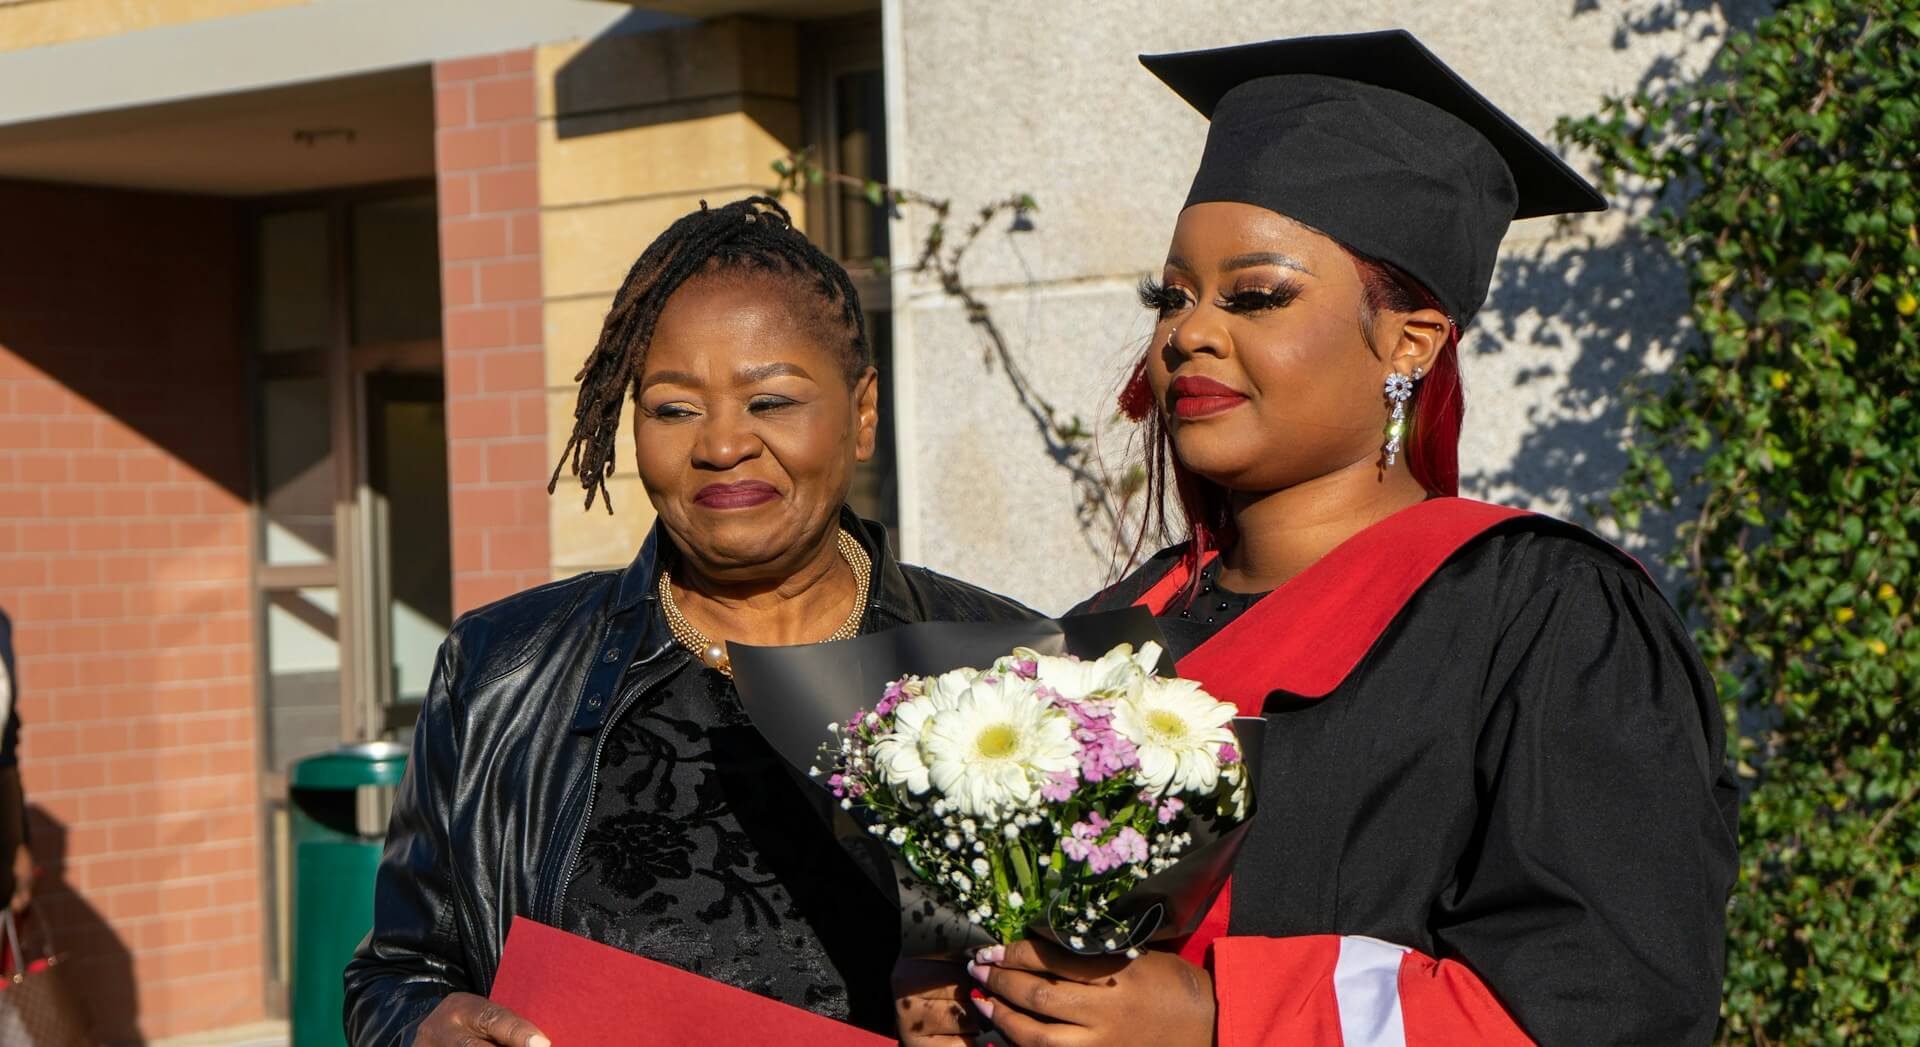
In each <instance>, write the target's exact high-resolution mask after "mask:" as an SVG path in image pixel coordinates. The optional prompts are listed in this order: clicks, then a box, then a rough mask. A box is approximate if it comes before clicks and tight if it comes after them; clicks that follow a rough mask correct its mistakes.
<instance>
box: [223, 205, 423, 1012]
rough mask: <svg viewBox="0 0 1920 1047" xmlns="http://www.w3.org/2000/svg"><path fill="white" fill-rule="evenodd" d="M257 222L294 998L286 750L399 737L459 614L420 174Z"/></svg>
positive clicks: (283, 949) (265, 603)
mask: <svg viewBox="0 0 1920 1047" xmlns="http://www.w3.org/2000/svg"><path fill="white" fill-rule="evenodd" d="M253 242H254V250H255V260H254V267H253V274H254V279H253V287H254V295H253V310H252V312H253V322H252V334H253V343H254V345H253V348H254V353H253V357H252V368H251V370H252V378H253V390H254V398H253V402H254V412H255V418H254V421H255V425H254V440H253V458H254V463H255V470H254V471H255V482H256V495H255V499H254V517H255V524H256V529H255V542H254V546H255V550H256V552H255V563H254V571H253V578H254V590H255V595H256V606H257V607H258V609H259V610H258V614H259V622H260V625H259V629H260V640H261V642H260V651H261V662H260V672H259V687H258V691H259V694H260V702H261V717H260V723H261V768H260V771H261V774H260V785H261V794H262V799H263V806H264V807H265V809H266V811H267V825H266V831H267V835H266V839H267V841H268V847H267V861H266V862H265V868H264V869H263V872H262V875H263V877H264V879H265V886H266V889H267V892H268V893H267V896H268V897H269V898H271V899H273V901H274V904H273V905H272V907H271V909H270V911H269V912H270V919H269V923H270V925H271V929H270V942H271V945H270V948H271V950H272V952H273V955H272V961H273V962H272V963H270V965H269V966H270V968H271V969H273V970H275V971H277V973H278V979H277V981H276V984H275V985H274V986H273V987H272V988H273V995H274V996H275V998H276V999H279V1000H284V992H285V988H284V987H285V984H286V977H287V963H288V959H289V957H288V944H289V943H288V942H287V935H286V934H285V933H284V929H285V928H286V927H287V926H288V897H287V895H288V882H287V869H288V867H289V866H288V859H289V853H288V845H289V841H288V838H287V818H286V774H287V769H288V767H289V766H290V765H291V764H292V763H293V762H294V761H296V760H299V759H300V758H302V757H304V756H308V755H311V754H313V753H316V752H321V751H324V750H326V749H329V748H332V747H333V746H334V745H337V744H339V743H341V742H343V741H349V742H353V741H373V740H378V739H395V740H401V741H404V740H405V739H406V737H407V735H408V734H410V732H411V728H412V724H413V721H414V719H415V717H416V716H417V715H418V709H419V703H420V700H421V699H422V698H423V697H424V696H425V693H426V686H427V685H426V681H427V679H428V678H429V677H430V675H431V672H432V667H433V659H434V653H435V651H436V650H437V648H438V645H439V643H440V640H441V638H442V637H443V636H444V635H445V634H446V630H447V627H448V625H449V624H450V622H451V618H452V616H451V613H450V612H451V608H452V568H451V559H452V558H451V546H450V537H449V529H448V515H447V444H446V421H445V418H446V415H445V407H444V392H443V390H442V387H441V377H440V374H441V368H442V364H441V347H440V254H439V242H438V211H437V207H436V203H435V199H434V195H433V190H432V187H431V185H421V184H406V185H397V186H380V187H369V188H365V189H360V190H353V191H348V192H334V193H327V194H321V195H312V196H302V197H295V198H288V199H284V200H273V201H267V202H265V203H263V204H262V205H261V206H260V207H259V208H258V209H257V211H256V212H255V214H254V216H253ZM282 1009H284V1008H282Z"/></svg>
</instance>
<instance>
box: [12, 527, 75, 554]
mask: <svg viewBox="0 0 1920 1047" xmlns="http://www.w3.org/2000/svg"><path fill="white" fill-rule="evenodd" d="M72 548H73V528H72V527H71V526H69V525H68V524H65V523H27V524H21V525H20V549H21V551H22V552H29V553H64V552H67V551H69V550H71V549H72Z"/></svg>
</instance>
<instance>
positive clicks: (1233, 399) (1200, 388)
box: [1169, 375, 1247, 420]
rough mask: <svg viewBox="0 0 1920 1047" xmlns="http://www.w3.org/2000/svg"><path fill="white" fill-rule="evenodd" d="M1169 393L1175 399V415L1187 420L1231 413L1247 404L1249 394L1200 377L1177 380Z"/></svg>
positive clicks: (1184, 377)
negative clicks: (1226, 412) (1224, 412)
mask: <svg viewBox="0 0 1920 1047" xmlns="http://www.w3.org/2000/svg"><path fill="white" fill-rule="evenodd" d="M1169 392H1170V393H1171V395H1172V397H1173V413H1174V414H1177V415H1179V416H1180V417H1181V418H1183V419H1187V420H1192V419H1195V418H1206V417H1208V416H1210V415H1216V414H1219V413H1220V412H1222V411H1231V410H1233V409H1234V408H1236V407H1238V406H1240V405H1241V404H1244V403H1246V402H1247V394H1245V393H1243V392H1241V391H1240V390H1238V389H1235V388H1233V387H1232V386H1228V385H1223V384H1221V383H1219V382H1216V381H1214V380H1213V379H1211V378H1204V377H1201V376H1200V375H1183V376H1181V377H1179V378H1175V379H1174V380H1173V388H1172V389H1170V390H1169Z"/></svg>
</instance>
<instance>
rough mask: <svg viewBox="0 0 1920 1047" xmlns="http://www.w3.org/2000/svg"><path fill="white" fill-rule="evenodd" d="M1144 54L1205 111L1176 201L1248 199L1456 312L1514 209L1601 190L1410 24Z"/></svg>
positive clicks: (1467, 301)
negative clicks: (1192, 163)
mask: <svg viewBox="0 0 1920 1047" xmlns="http://www.w3.org/2000/svg"><path fill="white" fill-rule="evenodd" d="M1140 61H1141V63H1142V64H1144V65H1145V66H1146V67H1147V68H1148V69H1149V70H1151V71H1152V72H1153V74H1154V75H1155V76H1158V77H1159V78H1160V79H1161V80H1162V81H1164V82H1165V83H1166V85H1167V86H1168V87H1171V88H1173V90H1174V91H1175V92H1176V93H1178V94H1179V95H1180V97H1182V98H1184V99H1186V100H1187V101H1188V102H1190V103H1192V105H1193V107H1194V108H1195V109H1198V110H1199V111H1200V112H1201V114H1202V115H1204V116H1206V117H1207V118H1208V119H1210V120H1211V121H1212V127H1211V128H1210V129H1209V130H1208V132H1207V146H1206V150H1205V151H1204V152H1203V153H1202V154H1201V158H1200V170H1199V173H1197V174H1196V175H1195V176H1194V179H1193V188H1192V190H1191V191H1190V192H1188V194H1187V204H1186V205H1187V206H1189V207H1190V206H1192V205H1194V204H1199V203H1209V202H1214V201H1223V200H1224V201H1235V202H1238V203H1246V204H1253V205H1255V206H1257V207H1264V208H1266V209H1267V210H1270V211H1274V212H1277V213H1279V214H1283V215H1286V216H1287V217H1289V218H1292V219H1294V220H1296V221H1299V222H1302V223H1304V224H1306V225H1309V226H1312V227H1313V228H1315V229H1318V230H1319V231H1320V232H1322V233H1325V234H1326V235H1328V236H1331V237H1333V238H1334V239H1335V240H1338V241H1340V242H1341V243H1344V244H1346V245H1347V246H1349V247H1351V248H1353V249H1354V250H1356V251H1359V252H1360V253H1362V254H1366V255H1370V256H1372V257H1374V258H1378V259H1381V260H1383V261H1387V262H1391V263H1393V264H1394V265H1396V266H1399V267H1400V268H1401V269H1404V270H1406V272H1408V273H1409V274H1411V275H1412V276H1413V277H1414V278H1415V279H1417V280H1419V281H1420V282H1421V283H1422V284H1424V285H1425V286H1426V287H1427V288H1428V289H1429V290H1431V291H1432V292H1433V293H1434V295H1435V297H1437V298H1439V299H1440V301H1441V303H1442V304H1443V305H1445V306H1446V307H1447V310H1448V312H1450V313H1451V314H1452V315H1453V317H1454V319H1455V320H1456V321H1457V322H1459V323H1460V324H1463V325H1464V324H1465V323H1466V322H1467V320H1468V319H1470V318H1471V317H1472V316H1473V314H1474V313H1475V312H1477V311H1478V310H1479V308H1480V306H1481V304H1482V303H1484V302H1485V301H1486V298H1487V285H1488V284H1489V283H1490V282H1491V280H1492V279H1493V262H1494V256H1495V254H1496V253H1497V252H1498V250H1499V248H1500V238H1501V237H1502V236H1504V235H1505V234H1506V231H1507V226H1508V224H1509V223H1511V222H1512V221H1513V220H1514V219H1515V218H1534V217H1538V216H1541V215H1551V214H1564V213H1570V212H1576V211H1603V210H1605V209H1606V206H1607V202H1606V199H1605V198H1603V197H1602V196H1601V195H1600V194H1599V193H1598V192H1597V191H1596V190H1595V189H1594V188H1593V187H1592V186H1591V185H1588V184H1587V182H1586V180H1585V179H1583V178H1581V177H1580V176H1579V175H1578V174H1576V173H1575V172H1574V171H1573V169H1572V168H1570V167H1568V166H1567V165H1566V163H1564V162H1563V161H1562V160H1561V159H1560V158H1559V157H1558V156H1555V155H1554V154H1553V152H1552V151H1550V150H1549V149H1548V148H1547V147H1546V146H1544V145H1542V144H1541V143H1540V142H1539V140H1537V139H1535V138H1534V137H1533V136H1532V135H1530V134H1528V133H1527V131H1526V129H1525V128H1523V127H1521V126H1520V125H1519V124H1517V123H1514V121H1513V118H1512V117H1509V116H1507V114H1505V113H1503V112H1501V111H1500V110H1499V109H1497V108H1495V107H1494V105H1493V103H1491V102H1489V101H1487V100H1486V99H1485V98H1483V97H1481V95H1480V93H1479V92H1478V91H1475V90H1474V89H1473V88H1472V87H1471V86H1469V85H1468V84H1467V82H1466V81H1465V80H1462V79H1461V78H1460V76H1459V74H1457V73H1455V72H1454V71H1453V70H1451V69H1449V68H1447V66H1446V63H1444V62H1442V61H1440V59H1439V58H1438V57H1436V56H1435V55H1434V53H1433V52H1431V51H1429V50H1427V49H1426V48H1425V47H1423V46H1421V44H1420V41H1418V40H1415V39H1414V38H1413V34H1411V33H1408V32H1406V31H1405V30H1399V29H1396V30H1389V31H1386V32H1378V33H1355V34H1352V35H1347V36H1315V37H1299V38H1295V39H1290V40H1272V41H1268V42H1266V43H1261V44H1245V45H1241V46H1238V47H1221V48H1215V49H1212V50H1206V51H1187V52H1182V53H1179V54H1164V55H1141V56H1140Z"/></svg>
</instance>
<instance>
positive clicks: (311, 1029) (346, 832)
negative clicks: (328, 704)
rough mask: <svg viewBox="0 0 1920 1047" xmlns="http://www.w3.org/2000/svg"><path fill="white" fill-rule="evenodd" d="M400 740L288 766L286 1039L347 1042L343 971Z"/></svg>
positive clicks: (328, 1044) (367, 926)
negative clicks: (289, 949)
mask: <svg viewBox="0 0 1920 1047" xmlns="http://www.w3.org/2000/svg"><path fill="white" fill-rule="evenodd" d="M406 767H407V750H406V749H405V748H404V747H402V746H399V745H395V744H393V743H392V742H371V743H368V744H365V745H343V746H341V747H340V748H338V749H335V750H333V751H331V752H325V753H320V754H318V755H316V756H309V757H307V758H306V759H304V760H301V761H299V762H298V763H295V764H294V765H293V767H292V769H291V770H290V771H288V773H287V809H288V813H289V816H290V819H291V822H292V825H291V830H292V832H291V835H292V840H291V843H292V850H293V905H292V906H291V908H292V910H293V984H292V985H291V986H290V987H289V993H290V995H291V997H292V1000H291V1001H290V1007H289V1010H291V1011H292V1023H291V1024H292V1026H293V1029H292V1032H293V1044H292V1047H345V1044H346V1042H347V1036H346V1031H345V1029H344V1028H343V1025H342V1020H341V1010H342V1008H343V1007H344V1006H345V1004H346V992H345V989H344V987H343V986H342V984H341V975H342V973H343V972H344V971H345V970H346V967H347V961H349V960H351V959H353V951H354V949H356V948H358V947H359V945H360V940H361V939H362V938H365V937H366V936H367V932H368V931H369V930H371V929H372V928H373V878H374V872H375V871H376V870H377V869H379V867H380V847H381V841H382V839H383V838H384V836H385V835H386V831H387V811H388V809H389V808H390V806H391V799H392V793H393V788H394V787H395V786H397V785H399V784H400V775H401V773H402V772H403V771H405V770H406Z"/></svg>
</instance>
